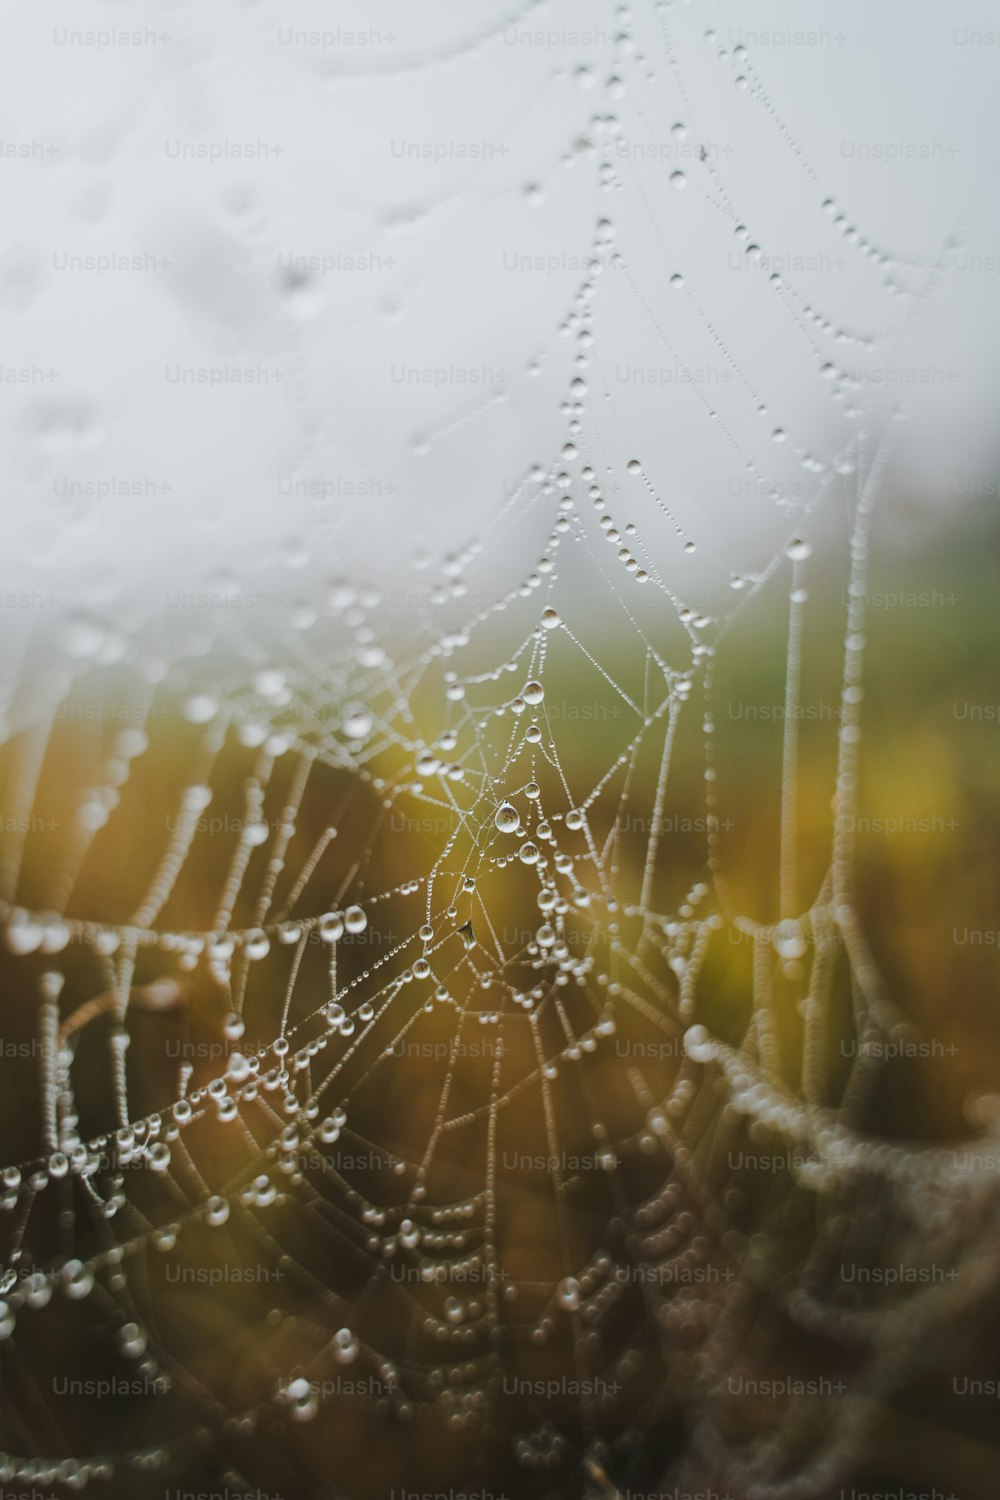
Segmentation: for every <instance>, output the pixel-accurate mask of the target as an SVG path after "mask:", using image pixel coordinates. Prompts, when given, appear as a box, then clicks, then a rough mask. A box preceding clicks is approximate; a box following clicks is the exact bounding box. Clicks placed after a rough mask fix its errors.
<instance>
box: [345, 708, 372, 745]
mask: <svg viewBox="0 0 1000 1500" xmlns="http://www.w3.org/2000/svg"><path fill="white" fill-rule="evenodd" d="M372 722H373V720H372V716H371V714H370V713H368V711H367V709H364V708H351V709H348V711H347V712H346V713H345V714H344V717H343V718H342V719H341V721H340V727H341V729H342V730H343V732H344V734H345V735H346V737H347V738H348V739H349V740H363V739H364V738H365V736H366V735H367V734H369V733H370V731H371V727H372Z"/></svg>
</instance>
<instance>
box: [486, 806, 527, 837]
mask: <svg viewBox="0 0 1000 1500" xmlns="http://www.w3.org/2000/svg"><path fill="white" fill-rule="evenodd" d="M493 821H494V822H495V823H496V826H497V828H498V829H499V830H500V832H501V833H516V832H517V830H518V829H519V828H520V826H521V814H520V813H519V812H518V810H517V808H516V807H514V806H513V804H512V803H510V802H501V804H500V806H499V807H498V808H497V811H496V817H495V818H494V820H493Z"/></svg>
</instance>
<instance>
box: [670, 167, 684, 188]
mask: <svg viewBox="0 0 1000 1500" xmlns="http://www.w3.org/2000/svg"><path fill="white" fill-rule="evenodd" d="M687 182H688V180H687V177H686V176H685V174H684V173H683V172H681V171H680V170H678V171H676V172H671V174H670V186H671V187H672V188H674V189H676V190H677V191H678V192H679V191H680V189H681V188H686V187H687Z"/></svg>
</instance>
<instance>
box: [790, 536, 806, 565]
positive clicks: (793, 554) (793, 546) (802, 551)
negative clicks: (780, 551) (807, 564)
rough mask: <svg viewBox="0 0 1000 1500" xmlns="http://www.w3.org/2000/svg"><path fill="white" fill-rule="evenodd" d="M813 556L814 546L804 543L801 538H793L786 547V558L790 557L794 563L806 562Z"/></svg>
mask: <svg viewBox="0 0 1000 1500" xmlns="http://www.w3.org/2000/svg"><path fill="white" fill-rule="evenodd" d="M811 555H812V544H811V543H810V542H804V541H803V540H802V539H801V537H793V538H792V540H791V541H790V542H789V543H788V544H787V546H786V547H785V556H786V557H790V558H791V559H792V562H804V561H805V560H806V558H807V557H810V556H811Z"/></svg>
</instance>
